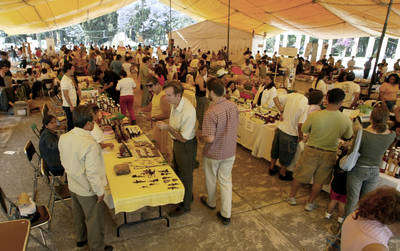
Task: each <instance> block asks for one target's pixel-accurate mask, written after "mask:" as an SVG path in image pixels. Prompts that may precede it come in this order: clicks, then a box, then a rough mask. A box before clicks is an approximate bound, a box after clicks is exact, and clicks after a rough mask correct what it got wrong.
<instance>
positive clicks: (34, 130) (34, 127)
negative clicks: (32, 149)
mask: <svg viewBox="0 0 400 251" xmlns="http://www.w3.org/2000/svg"><path fill="white" fill-rule="evenodd" d="M31 129H32V132H33V134H35V135H36V137H37V138H38V139H40V131H39V129H38V127H37V125H36V123H32V124H31Z"/></svg>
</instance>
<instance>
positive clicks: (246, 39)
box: [172, 21, 263, 63]
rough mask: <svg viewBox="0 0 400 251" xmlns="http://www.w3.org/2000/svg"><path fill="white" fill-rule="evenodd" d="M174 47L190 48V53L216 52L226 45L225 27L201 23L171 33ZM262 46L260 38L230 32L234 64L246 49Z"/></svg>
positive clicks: (233, 31)
mask: <svg viewBox="0 0 400 251" xmlns="http://www.w3.org/2000/svg"><path fill="white" fill-rule="evenodd" d="M172 38H173V39H174V45H176V46H179V47H180V48H188V47H190V48H191V50H192V51H194V52H195V51H197V50H198V49H202V50H210V51H214V52H217V51H218V50H220V49H221V48H223V47H224V46H226V44H227V27H226V25H224V24H219V23H215V22H212V21H203V22H200V23H197V24H193V25H190V26H188V27H185V28H183V29H180V30H176V31H173V32H172ZM260 43H261V44H262V45H263V38H262V37H261V36H257V35H255V36H254V37H253V35H252V34H251V33H250V32H245V31H242V30H238V29H235V28H232V29H231V31H230V43H229V46H230V48H229V52H230V53H229V54H230V59H231V60H232V62H234V63H238V62H239V61H241V60H242V59H243V52H244V50H245V49H246V48H250V49H252V48H257V45H258V44H260Z"/></svg>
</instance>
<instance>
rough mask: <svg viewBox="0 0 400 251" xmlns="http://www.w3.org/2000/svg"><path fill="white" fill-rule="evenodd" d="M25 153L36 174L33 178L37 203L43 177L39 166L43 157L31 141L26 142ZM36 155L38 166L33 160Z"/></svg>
mask: <svg viewBox="0 0 400 251" xmlns="http://www.w3.org/2000/svg"><path fill="white" fill-rule="evenodd" d="M24 153H25V155H26V158H27V159H28V161H29V164H30V165H31V167H32V168H33V171H34V174H33V175H34V176H33V201H36V194H37V183H38V179H39V178H40V176H41V173H40V166H39V165H40V158H41V157H40V155H39V153H37V152H36V149H35V147H34V146H33V144H32V141H30V140H29V141H28V142H26V145H25V147H24ZM35 155H36V158H37V164H36V165H35V164H34V163H33V159H34V158H35Z"/></svg>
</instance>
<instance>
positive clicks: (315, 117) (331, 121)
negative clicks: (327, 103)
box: [301, 110, 353, 151]
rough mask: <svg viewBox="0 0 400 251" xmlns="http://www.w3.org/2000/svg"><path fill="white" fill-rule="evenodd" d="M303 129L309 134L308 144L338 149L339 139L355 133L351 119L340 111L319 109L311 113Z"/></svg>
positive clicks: (331, 149)
mask: <svg viewBox="0 0 400 251" xmlns="http://www.w3.org/2000/svg"><path fill="white" fill-rule="evenodd" d="M301 130H302V131H303V133H306V134H309V138H308V142H307V145H309V146H313V147H316V148H319V149H323V150H328V151H336V150H337V147H338V144H339V139H340V138H345V139H350V138H351V136H352V135H353V128H352V123H351V120H350V119H349V118H348V117H347V116H346V115H344V114H343V113H341V112H340V111H328V110H323V111H317V112H313V113H311V114H310V115H309V116H308V118H307V120H306V122H304V124H303V126H302V128H301Z"/></svg>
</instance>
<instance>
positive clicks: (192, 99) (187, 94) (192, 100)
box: [183, 90, 196, 107]
mask: <svg viewBox="0 0 400 251" xmlns="http://www.w3.org/2000/svg"><path fill="white" fill-rule="evenodd" d="M183 96H184V97H185V98H187V99H188V100H189V101H190V103H192V105H193V106H194V107H196V94H195V92H194V91H191V90H185V91H184V92H183Z"/></svg>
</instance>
